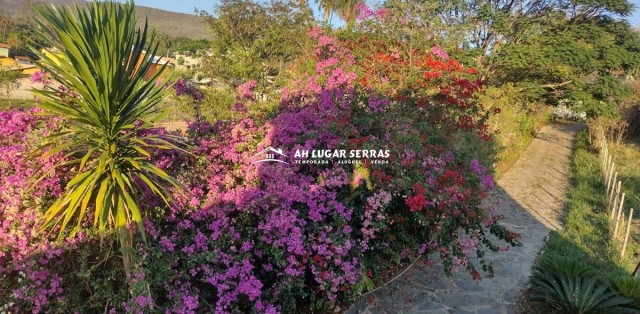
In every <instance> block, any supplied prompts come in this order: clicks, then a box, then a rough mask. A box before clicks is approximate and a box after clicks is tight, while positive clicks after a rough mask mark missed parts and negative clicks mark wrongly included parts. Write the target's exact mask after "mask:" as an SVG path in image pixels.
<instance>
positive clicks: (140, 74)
mask: <svg viewBox="0 0 640 314" xmlns="http://www.w3.org/2000/svg"><path fill="white" fill-rule="evenodd" d="M37 12H38V14H39V16H40V17H41V20H40V21H39V24H40V25H39V33H40V35H41V36H42V38H43V40H45V41H47V42H48V44H49V45H50V46H51V47H52V48H53V50H54V51H57V53H56V54H55V55H51V54H50V55H49V56H47V55H45V54H43V53H40V51H37V50H35V49H34V52H35V53H37V54H38V55H39V57H40V60H39V62H38V65H39V66H40V67H41V69H43V70H44V71H45V72H47V73H48V74H49V75H50V76H51V77H52V78H53V79H54V80H56V81H58V82H59V83H60V84H62V85H63V86H65V87H66V89H65V90H66V92H65V90H63V91H62V92H61V91H60V90H54V89H43V90H35V93H36V94H38V95H39V96H40V98H41V103H40V107H41V108H42V109H44V112H45V113H47V114H51V115H55V116H58V117H62V118H63V120H64V129H63V131H61V132H60V133H58V134H54V135H52V136H50V137H48V138H46V139H45V141H44V144H43V145H42V146H40V147H39V148H38V150H37V153H38V154H39V155H40V156H43V155H44V156H49V155H53V154H56V153H63V154H65V156H66V161H65V162H64V163H61V164H58V165H56V167H61V166H65V167H68V169H71V171H73V175H74V177H73V178H72V179H71V180H70V181H69V182H68V184H67V185H66V188H65V190H64V194H63V195H62V196H61V197H60V198H59V199H57V200H56V201H55V202H54V203H53V205H51V206H50V207H49V208H48V209H47V210H46V213H45V218H44V221H43V223H42V230H50V231H52V230H55V228H56V227H58V226H59V228H60V229H59V236H63V235H65V234H69V235H70V236H73V235H74V234H75V233H76V232H77V231H78V230H79V229H80V227H81V223H82V221H83V218H84V217H85V215H86V214H87V212H88V211H89V212H90V211H91V210H93V225H94V227H97V228H98V231H99V233H100V234H101V239H102V235H105V234H106V233H109V232H112V231H114V230H115V231H116V234H117V236H118V239H119V242H120V245H121V248H122V252H123V261H124V267H125V272H126V273H127V275H129V273H130V258H131V257H130V256H131V255H130V253H129V252H130V248H131V246H132V243H133V236H134V233H133V232H132V230H130V229H129V227H128V226H130V225H135V224H137V227H138V230H139V233H140V234H141V235H142V237H143V238H144V234H145V232H144V227H143V223H142V213H141V207H140V205H139V202H138V195H140V191H141V188H142V187H143V185H146V187H147V188H148V189H150V190H151V191H153V192H154V193H155V194H156V195H158V196H159V197H161V198H162V199H163V200H164V201H165V202H168V196H169V194H168V191H167V189H166V188H167V187H168V186H174V187H179V186H178V183H177V182H176V181H175V180H174V179H172V178H171V177H170V176H169V175H168V174H167V173H165V171H163V170H161V169H160V168H158V167H156V166H155V165H154V164H153V163H152V162H151V161H150V160H149V157H150V153H149V152H150V151H151V150H154V149H178V148H177V147H176V145H177V144H176V143H175V142H174V141H173V140H172V139H170V138H168V137H167V136H159V135H152V134H150V132H140V131H144V130H145V129H149V128H151V127H152V124H151V123H150V120H149V118H150V117H151V116H152V115H153V114H156V113H158V111H159V109H158V106H157V104H158V102H159V101H160V100H161V99H162V97H163V93H164V90H163V88H162V86H160V85H161V84H157V81H158V80H159V78H160V75H161V74H162V70H164V68H162V69H160V70H159V71H157V72H156V73H155V74H153V75H152V77H150V78H149V79H145V74H146V73H147V72H148V71H149V70H150V69H151V67H152V65H153V58H154V55H155V52H156V50H157V47H158V46H157V44H156V43H155V38H154V37H155V36H154V35H153V34H152V35H151V36H150V38H148V37H147V35H148V32H147V25H146V23H145V26H144V28H143V29H138V28H137V27H136V17H135V10H134V4H133V3H132V2H130V1H128V2H127V3H125V4H122V3H116V2H113V1H105V2H93V3H90V4H88V5H87V6H82V7H78V6H75V7H73V8H54V7H52V8H40V9H37ZM145 52H146V53H145ZM141 134H150V135H141ZM41 175H46V174H41Z"/></svg>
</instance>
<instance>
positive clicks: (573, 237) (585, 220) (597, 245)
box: [542, 131, 633, 275]
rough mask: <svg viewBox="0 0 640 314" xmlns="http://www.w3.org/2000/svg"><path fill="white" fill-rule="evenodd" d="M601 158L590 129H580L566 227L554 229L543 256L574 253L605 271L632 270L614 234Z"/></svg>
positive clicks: (572, 172) (574, 255)
mask: <svg viewBox="0 0 640 314" xmlns="http://www.w3.org/2000/svg"><path fill="white" fill-rule="evenodd" d="M599 162H600V161H599V159H598V156H597V155H596V154H594V153H593V152H592V151H590V149H589V142H588V137H587V133H586V132H585V131H583V132H580V133H578V135H577V138H576V147H575V151H574V156H573V162H572V165H571V177H572V182H571V183H572V184H571V188H570V191H569V202H568V204H567V212H566V215H565V221H564V230H561V231H559V232H551V234H550V237H549V241H548V243H547V245H546V247H545V249H544V251H543V255H542V257H543V258H544V256H545V255H553V256H568V257H573V258H576V259H579V260H582V261H583V262H584V263H586V264H587V265H590V266H592V267H594V268H598V269H600V270H601V273H602V274H603V275H604V274H605V273H619V272H631V271H633V266H630V264H629V263H625V262H624V261H623V260H622V259H621V258H620V248H619V247H618V245H617V244H616V243H615V242H613V241H612V239H611V236H610V233H611V232H612V231H611V229H612V228H611V224H610V222H609V217H608V212H607V211H606V207H607V203H606V202H607V199H606V192H605V189H606V186H605V185H604V183H603V179H602V171H601V168H600V163H599ZM632 250H633V248H632ZM628 255H632V254H628Z"/></svg>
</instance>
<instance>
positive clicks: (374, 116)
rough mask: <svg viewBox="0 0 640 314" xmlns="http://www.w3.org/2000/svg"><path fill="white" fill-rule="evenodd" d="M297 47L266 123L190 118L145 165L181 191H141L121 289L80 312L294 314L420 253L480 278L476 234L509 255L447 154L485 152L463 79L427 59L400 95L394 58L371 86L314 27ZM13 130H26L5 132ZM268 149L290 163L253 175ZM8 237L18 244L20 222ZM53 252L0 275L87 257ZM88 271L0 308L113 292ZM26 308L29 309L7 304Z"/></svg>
mask: <svg viewBox="0 0 640 314" xmlns="http://www.w3.org/2000/svg"><path fill="white" fill-rule="evenodd" d="M371 14H373V15H375V13H371ZM367 18H369V17H367ZM311 36H312V37H313V38H314V39H315V40H317V42H318V45H317V47H315V48H316V49H315V53H314V56H315V59H314V60H312V61H313V63H314V67H313V69H314V71H312V72H310V73H307V74H305V75H302V76H301V77H300V78H299V79H298V80H297V81H295V82H292V83H291V84H290V86H289V87H288V88H287V89H285V90H283V97H282V100H281V102H280V105H279V107H278V109H277V112H276V114H274V115H273V116H271V117H269V118H266V120H265V121H262V120H260V119H257V118H255V117H251V116H245V117H243V118H241V119H238V120H236V121H225V122H216V123H215V124H210V123H207V122H205V121H196V122H194V123H192V124H191V125H190V129H189V132H188V133H189V136H190V140H191V141H192V143H193V146H192V148H191V152H192V154H193V155H192V156H187V155H184V154H173V153H171V152H156V153H155V154H156V156H154V157H153V158H154V161H155V162H156V164H157V165H158V166H159V167H160V168H162V169H164V170H166V171H167V172H168V173H170V174H173V175H176V176H177V177H178V179H179V181H180V182H181V183H182V184H183V185H184V186H185V189H184V191H186V193H180V192H178V191H175V193H174V202H173V203H172V206H171V207H170V208H165V207H164V206H162V202H160V201H158V200H157V199H156V197H154V196H153V193H152V191H146V193H145V195H142V196H141V197H143V198H144V199H145V201H144V202H143V203H144V204H146V206H147V208H146V210H147V211H148V213H149V215H147V216H146V217H148V218H149V219H148V220H146V221H145V230H146V231H147V233H148V235H149V241H148V243H147V244H146V245H145V244H143V243H138V245H137V246H136V247H135V250H136V252H135V253H133V254H137V255H138V258H137V259H135V260H136V261H138V264H136V265H133V267H132V269H133V275H132V278H131V279H130V281H129V282H127V283H123V284H126V285H128V287H129V289H128V291H125V292H122V291H119V292H115V293H113V294H112V296H111V297H110V298H109V297H104V296H105V295H108V294H107V292H102V295H103V297H102V298H100V297H96V296H94V297H93V298H92V299H91V301H92V302H93V303H92V304H89V305H86V304H85V305H83V306H84V307H83V308H84V309H87V310H88V311H90V310H98V309H100V310H101V311H104V308H111V309H112V312H114V313H115V312H118V311H122V310H124V311H126V312H133V313H141V312H147V311H153V312H166V313H196V312H198V313H200V312H216V313H229V312H258V313H277V312H292V311H294V310H297V311H307V310H312V309H318V308H321V307H322V306H324V304H326V302H327V301H329V302H330V301H336V300H338V301H340V300H345V299H346V298H349V297H355V296H357V294H358V293H359V292H360V291H361V290H362V289H359V288H358V287H360V286H362V283H363V282H365V281H367V280H369V281H370V280H371V279H372V278H373V279H375V278H378V277H379V275H380V274H381V273H382V272H383V271H384V270H386V269H388V268H389V267H391V266H393V264H394V263H399V262H401V261H403V260H405V261H406V260H407V259H409V258H411V257H415V256H416V255H417V254H424V253H426V252H427V251H435V252H438V253H439V254H440V256H441V257H442V261H443V262H444V265H445V269H446V270H447V271H454V270H456V269H458V268H459V267H464V268H466V269H467V270H468V271H469V272H470V274H471V275H472V276H473V277H474V278H479V277H480V273H479V271H477V270H476V265H474V264H472V263H471V262H469V260H470V258H471V257H475V256H477V257H479V258H482V256H483V254H484V250H486V249H490V250H500V249H504V248H503V247H501V246H498V245H496V244H494V243H492V242H490V241H489V240H488V239H487V237H486V236H485V232H486V231H485V230H488V231H489V232H491V233H493V234H495V235H496V236H498V238H501V239H503V240H505V241H506V242H507V243H509V244H510V245H516V244H518V242H517V241H518V237H517V235H516V234H513V233H511V232H509V231H507V230H505V229H504V228H502V227H501V226H500V225H499V224H498V220H499V219H500V217H499V216H496V215H495V214H494V213H492V211H491V210H486V209H484V207H482V203H483V201H484V200H485V198H486V196H487V195H488V194H489V193H490V192H491V190H492V189H493V188H494V185H495V183H494V181H493V178H492V176H491V172H490V169H489V167H488V166H486V162H484V159H485V157H484V156H479V155H478V154H477V153H476V154H475V155H474V152H473V151H472V150H468V149H463V148H460V147H458V146H465V144H467V143H471V142H472V141H489V140H490V139H489V138H488V137H487V136H485V135H486V132H485V131H484V125H483V121H484V120H483V117H478V116H477V115H474V113H476V112H477V111H476V110H478V108H477V107H478V105H477V104H475V103H473V102H472V101H471V99H472V98H471V95H472V94H473V92H474V91H475V90H477V89H479V88H480V87H481V84H480V83H479V81H474V80H472V79H471V78H468V77H467V76H469V77H471V76H473V74H474V73H473V71H472V70H469V69H466V68H464V67H462V65H460V64H459V63H457V62H455V60H453V59H451V58H444V56H445V55H446V52H444V51H439V50H438V49H435V52H432V53H430V54H425V55H421V56H420V58H417V59H414V60H417V61H416V62H417V63H416V65H417V66H419V69H420V70H419V73H420V75H419V77H421V78H420V79H419V80H415V81H412V82H405V83H403V85H400V84H396V83H394V82H401V80H402V75H401V74H400V72H398V73H396V72H394V71H395V70H394V69H398V71H401V70H402V69H403V68H402V66H403V65H404V64H406V60H405V59H402V58H396V57H394V56H393V54H392V53H391V54H381V55H380V59H381V60H383V61H380V62H379V63H378V66H379V67H380V68H384V69H386V72H385V74H384V75H383V76H375V75H366V76H362V75H358V74H357V73H373V72H371V71H372V70H371V69H372V68H368V67H367V65H366V63H365V62H363V61H362V59H360V58H359V57H355V56H354V55H353V54H352V52H351V51H350V50H349V49H347V48H345V46H344V45H343V44H341V43H340V42H339V41H338V40H337V39H335V38H332V37H330V36H328V35H326V34H324V33H323V32H321V31H320V30H318V29H313V30H312V32H311ZM418 55H419V54H416V56H418ZM428 73H436V74H428ZM365 77H366V80H365V79H364V78H365ZM385 77H386V79H385ZM389 82H392V83H389ZM394 85H396V86H397V87H402V88H395V87H394ZM176 86H177V87H175V88H176V89H177V90H180V88H181V87H179V85H176ZM253 88H255V83H253V82H248V83H246V84H243V85H241V86H240V87H239V88H238V95H237V97H236V101H237V103H236V105H235V106H234V108H235V110H238V112H241V113H244V112H246V108H245V106H244V103H246V102H248V101H252V100H253V95H254V93H253ZM409 91H413V92H409ZM383 95H388V96H383ZM3 117H4V116H3ZM12 119H13V118H12ZM21 119H23V120H27V121H30V120H28V119H31V118H30V117H25V118H18V119H16V120H17V122H15V123H16V124H20V123H22V122H20V121H22V120H21ZM149 132H163V131H162V130H152V131H149ZM454 140H455V141H461V142H459V143H458V144H455V143H454ZM485 143H488V142H485ZM3 145H4V143H3ZM4 147H5V146H3V149H6V148H4ZM7 147H8V146H7ZM269 147H274V148H279V149H282V151H283V153H284V154H285V155H286V156H289V160H288V161H289V162H290V163H288V164H283V163H275V162H274V163H268V162H263V163H254V161H255V156H254V155H255V154H256V152H259V151H262V150H264V149H266V148H269ZM304 149H306V150H312V149H316V150H331V151H333V150H351V149H361V150H374V151H379V150H383V151H386V150H388V151H389V152H390V154H389V158H388V162H387V163H374V162H368V161H364V162H362V163H346V164H338V163H334V164H306V163H296V162H295V161H296V157H295V155H296V154H295V152H296V151H297V150H304ZM381 155H382V156H384V155H385V154H381ZM56 182H58V181H56ZM56 186H58V187H59V183H58V185H56ZM56 191H57V190H55V191H54V190H52V191H50V194H52V193H55V192H56ZM58 193H59V192H58ZM50 194H47V195H50ZM16 195H17V194H15V193H11V194H8V196H9V197H15V196H16ZM29 208H31V209H29V210H35V209H32V208H35V207H29ZM0 215H4V211H2V210H0ZM36 216H37V215H36ZM34 218H35V217H34ZM33 220H35V219H32V220H31V221H33ZM19 225H20V228H23V229H24V230H25V231H24V232H26V233H30V232H32V231H33V225H30V224H28V223H27V224H19ZM5 233H7V231H5ZM9 233H11V232H9ZM0 240H2V243H3V244H4V243H6V242H5V240H4V238H0ZM69 241H72V240H68V241H67V242H69ZM74 241H77V240H74ZM82 241H83V244H86V243H92V242H91V240H90V239H82ZM36 242H37V241H36ZM34 243H35V242H34ZM70 243H71V242H70ZM73 243H75V242H73ZM61 245H62V247H63V248H65V249H64V250H57V249H54V251H51V250H47V252H52V253H50V255H51V258H50V260H47V259H44V260H43V259H41V260H37V259H33V258H34V257H35V256H38V255H37V253H36V251H35V250H31V251H28V252H25V254H24V259H23V260H24V262H22V261H21V260H15V259H14V262H12V263H13V264H20V265H29V264H28V263H32V264H33V263H34V261H37V263H36V264H38V263H40V261H42V263H40V264H38V265H40V266H38V267H41V268H43V269H45V268H46V269H49V270H53V269H56V270H57V269H59V268H57V267H62V266H59V263H58V262H57V261H59V260H60V259H62V258H64V255H65V253H64V252H67V250H68V251H74V250H79V251H85V252H89V253H87V254H85V255H89V256H91V255H92V254H95V253H93V251H91V249H90V247H89V246H88V245H84V246H82V245H81V246H77V247H76V249H74V248H73V247H71V244H61ZM64 245H67V247H65V246H64ZM56 250H57V251H56ZM3 252H4V251H3ZM53 252H55V253H53ZM47 256H48V255H47ZM16 261H17V263H16ZM85 261H88V259H85ZM390 261H391V262H390ZM57 263H58V264H57ZM94 263H95V262H94ZM79 264H82V263H79ZM107 264H108V265H110V264H109V263H107ZM21 267H22V266H21ZM47 267H48V268H47ZM66 267H71V268H73V267H79V268H81V269H82V267H85V266H66ZM16 269H17V268H16ZM24 269H26V268H24ZM485 270H487V271H490V269H489V268H488V267H485ZM14 272H15V270H14ZM90 273H91V274H93V277H92V281H93V282H94V283H93V285H91V288H82V287H81V286H80V285H77V286H74V287H75V288H76V289H78V290H80V292H78V291H67V290H61V289H63V287H64V285H65V283H66V282H68V283H69V284H71V283H72V282H74V281H73V280H71V279H70V280H65V278H71V277H72V276H81V275H73V272H66V273H64V272H54V273H52V274H46V275H39V273H38V270H37V269H35V270H30V269H29V276H32V277H33V279H30V282H42V283H43V284H44V282H46V284H44V286H42V287H36V289H35V290H34V289H31V286H30V284H29V283H24V282H16V281H15V280H14V281H11V283H10V284H9V286H11V287H12V288H13V289H14V290H13V291H16V292H14V293H13V294H12V295H11V296H10V297H8V299H9V301H10V302H13V304H16V308H17V309H29V310H33V311H35V312H39V311H46V306H52V305H51V304H53V303H55V302H59V304H57V305H58V306H68V307H69V308H72V307H73V302H74V300H76V301H77V300H81V298H80V297H78V295H80V294H92V293H93V292H96V291H97V290H95V289H96V288H97V287H102V288H101V289H104V287H105V286H109V285H111V286H114V285H116V284H115V283H112V282H111V281H110V280H113V279H112V278H113V276H112V273H110V272H108V271H105V272H98V271H92V272H90ZM38 276H45V277H46V278H47V280H46V281H42V280H39V277H38ZM98 283H101V285H100V284H98ZM15 287H18V288H17V289H15ZM38 288H40V289H44V290H43V292H38V295H37V296H27V295H26V294H25V293H22V292H21V291H25V292H26V291H39V290H37V289H38ZM83 289H84V290H83ZM91 289H94V290H91ZM87 290H90V291H87ZM73 294H76V296H73ZM3 297H6V296H3ZM57 297H59V298H60V300H59V301H56V299H55V298H57ZM27 298H29V300H32V301H30V302H31V303H28V302H17V301H18V300H22V299H27ZM42 300H47V301H48V303H47V302H46V301H42ZM41 301H42V302H41ZM52 302H53V303H52Z"/></svg>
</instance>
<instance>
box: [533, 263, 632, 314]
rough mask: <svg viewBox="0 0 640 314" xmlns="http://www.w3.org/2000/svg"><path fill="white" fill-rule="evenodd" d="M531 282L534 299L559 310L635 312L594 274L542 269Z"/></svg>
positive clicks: (622, 297)
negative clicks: (592, 275) (590, 275)
mask: <svg viewBox="0 0 640 314" xmlns="http://www.w3.org/2000/svg"><path fill="white" fill-rule="evenodd" d="M531 285H532V290H533V299H534V300H538V301H542V302H545V303H546V304H548V305H550V306H552V307H554V308H556V309H559V310H561V311H563V313H580V314H582V313H585V314H586V313H602V312H605V313H612V312H616V313H637V311H635V310H632V309H630V308H626V307H625V306H626V305H629V304H631V300H630V299H627V298H625V297H624V296H622V295H621V294H620V293H618V292H615V291H611V290H610V289H609V285H608V284H607V283H602V282H598V280H597V279H596V278H594V277H584V276H573V275H570V274H566V273H561V272H556V273H551V272H549V271H542V272H537V273H535V274H534V275H533V277H532V279H531Z"/></svg>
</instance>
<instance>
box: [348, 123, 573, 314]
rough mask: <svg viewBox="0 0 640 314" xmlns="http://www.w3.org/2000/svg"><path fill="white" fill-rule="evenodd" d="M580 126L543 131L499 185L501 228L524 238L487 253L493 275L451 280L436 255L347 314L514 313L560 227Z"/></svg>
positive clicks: (496, 195)
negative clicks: (551, 235)
mask: <svg viewBox="0 0 640 314" xmlns="http://www.w3.org/2000/svg"><path fill="white" fill-rule="evenodd" d="M583 128H584V125H581V124H554V125H550V126H546V127H544V128H543V129H542V130H541V131H540V132H539V133H538V135H537V136H536V138H535V139H534V140H533V141H532V143H531V145H530V146H529V147H528V148H527V150H526V151H525V152H524V153H523V154H522V156H521V157H520V159H519V160H518V161H517V162H516V163H515V164H514V165H513V167H512V168H511V169H509V170H508V171H507V172H506V173H505V174H504V175H503V176H502V178H501V179H500V180H499V181H498V188H497V189H496V191H495V192H494V195H493V196H492V198H493V200H494V201H495V200H498V201H499V202H500V205H499V209H498V210H499V212H500V213H502V214H503V215H504V216H505V219H504V220H503V221H502V223H503V225H504V226H506V227H507V228H508V229H510V230H511V231H514V232H517V233H520V234H521V235H522V242H523V245H522V246H520V247H516V248H511V249H510V250H509V251H507V252H498V253H493V252H487V255H486V260H487V261H490V262H491V263H492V264H493V268H494V271H495V276H494V277H492V278H487V277H485V278H484V279H482V280H481V281H473V279H472V278H471V276H470V275H469V274H468V273H467V272H466V271H464V270H461V271H459V272H458V273H456V274H454V275H453V276H451V277H447V276H446V275H445V274H444V272H443V268H442V265H440V263H439V257H438V256H437V255H432V256H429V260H431V261H435V263H434V264H435V265H434V266H427V265H425V263H420V262H418V263H416V265H415V266H414V267H413V268H412V269H409V270H408V271H407V272H406V273H405V274H404V275H403V276H401V277H400V278H398V279H397V280H396V281H394V282H392V283H390V284H389V285H387V286H385V287H383V288H382V289H380V290H378V291H376V292H375V293H373V296H374V298H373V302H367V300H364V299H361V300H358V301H357V302H356V303H355V304H354V305H352V306H351V307H350V308H349V309H348V310H347V313H349V314H353V313H372V314H373V313H476V314H482V313H491V314H498V313H515V308H514V305H515V302H516V299H517V297H518V295H519V294H520V292H521V291H522V290H523V289H525V287H526V285H527V282H528V277H529V275H530V274H531V267H532V265H533V263H534V261H535V259H536V257H537V255H538V252H539V251H540V249H541V248H542V246H543V244H544V240H545V237H546V236H547V235H548V234H549V232H550V231H551V230H559V229H561V228H562V224H561V221H562V214H563V212H564V209H565V200H566V193H567V190H568V187H569V182H570V181H569V171H570V162H571V156H572V151H573V144H574V138H575V134H576V132H577V131H579V130H581V129H583Z"/></svg>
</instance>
